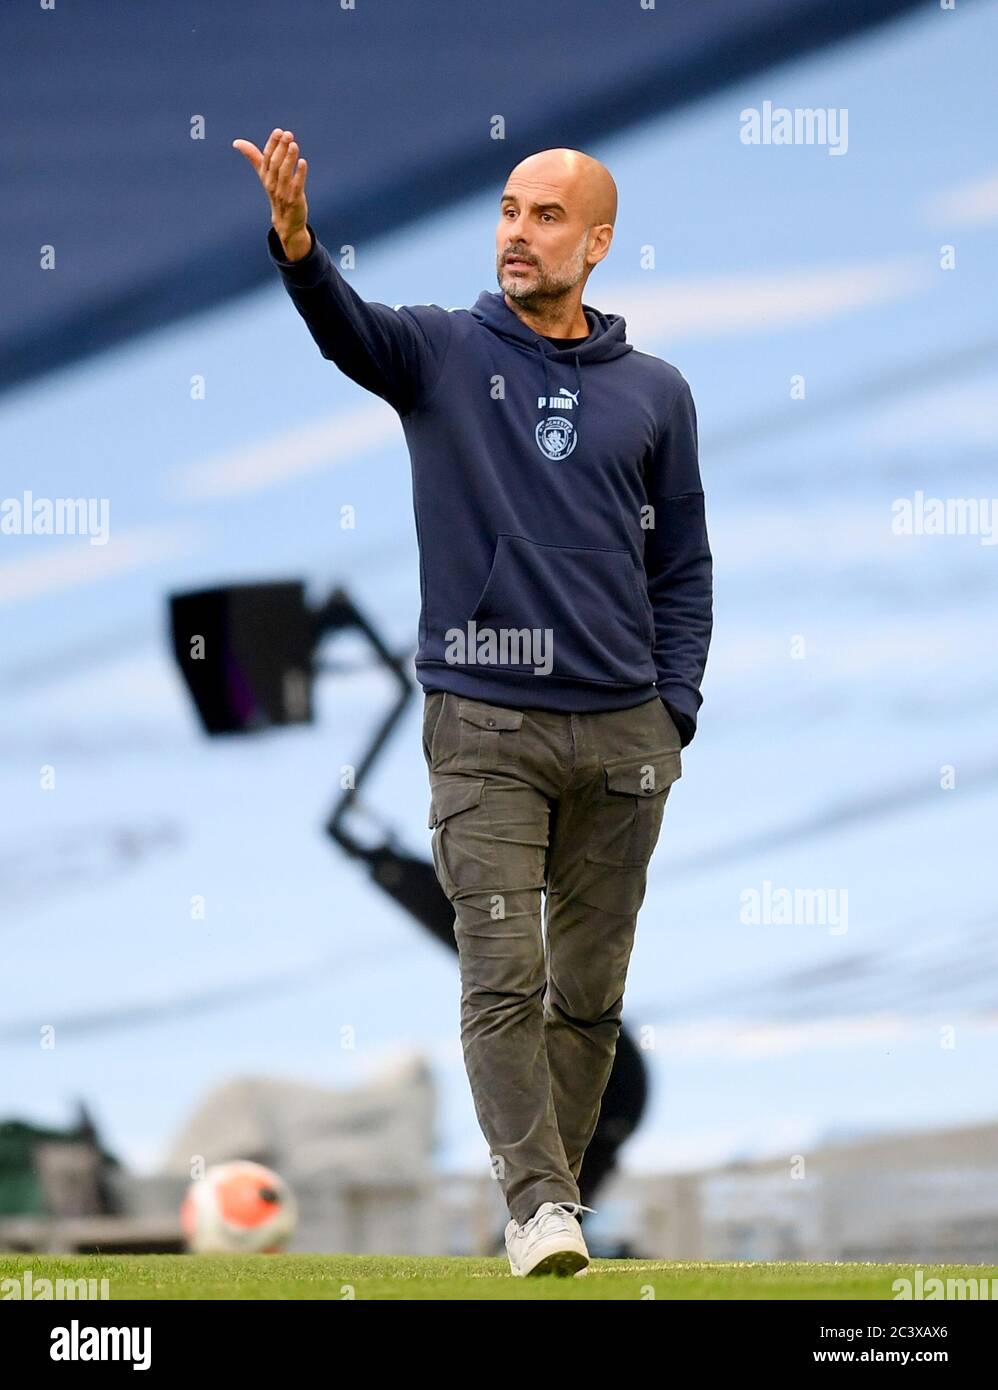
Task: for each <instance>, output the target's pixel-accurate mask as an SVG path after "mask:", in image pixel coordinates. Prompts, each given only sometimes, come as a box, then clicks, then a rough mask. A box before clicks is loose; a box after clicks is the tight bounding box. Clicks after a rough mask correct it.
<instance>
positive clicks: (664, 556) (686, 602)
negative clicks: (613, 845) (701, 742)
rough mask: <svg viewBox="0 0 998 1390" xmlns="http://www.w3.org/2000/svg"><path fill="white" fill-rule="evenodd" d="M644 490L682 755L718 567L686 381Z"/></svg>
mask: <svg viewBox="0 0 998 1390" xmlns="http://www.w3.org/2000/svg"><path fill="white" fill-rule="evenodd" d="M645 482H646V495H647V500H648V502H649V503H650V505H651V507H652V512H651V514H650V515H649V516H648V519H647V520H646V521H645V523H644V525H645V526H646V528H647V529H646V530H645V554H644V561H645V574H646V576H647V581H648V596H649V598H650V599H651V605H652V609H653V610H654V614H655V645H654V658H655V670H656V672H657V677H656V682H655V686H656V689H657V690H658V693H659V696H660V697H661V699H662V701H663V703H664V704H665V707H666V709H667V710H668V711H669V713H670V715H671V716H672V718H673V721H674V722H675V724H676V727H677V728H678V729H679V733H680V737H681V739H682V744H683V747H685V746H686V745H687V744H688V743H689V742H690V741H691V740H692V738H693V735H694V734H695V733H696V726H697V712H698V710H699V709H700V706H701V704H702V703H703V696H702V695H701V694H700V683H701V681H702V680H703V673H704V668H705V667H706V665H707V651H708V648H709V647H710V637H711V631H712V628H713V562H712V559H711V553H710V545H709V542H708V539H707V522H706V516H705V513H704V497H703V488H702V486H701V482H700V465H699V461H698V448H697V417H696V408H695V407H694V404H693V395H692V393H691V391H690V388H689V384H688V383H687V382H686V381H685V380H684V381H683V382H682V385H681V387H680V390H679V394H678V395H677V397H676V399H675V402H674V403H673V406H672V409H671V412H670V414H669V418H668V421H667V422H666V425H665V427H664V429H663V431H662V434H661V436H660V438H659V440H658V443H657V445H656V447H655V450H654V452H653V454H652V456H651V460H650V464H649V469H648V472H647V474H646V479H645Z"/></svg>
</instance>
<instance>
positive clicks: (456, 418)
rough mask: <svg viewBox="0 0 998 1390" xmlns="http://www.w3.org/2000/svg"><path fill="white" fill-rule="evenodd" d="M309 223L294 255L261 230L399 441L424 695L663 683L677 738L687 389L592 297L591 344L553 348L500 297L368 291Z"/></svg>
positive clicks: (702, 601)
mask: <svg viewBox="0 0 998 1390" xmlns="http://www.w3.org/2000/svg"><path fill="white" fill-rule="evenodd" d="M309 231H310V232H311V234H312V248H311V250H310V251H309V253H308V255H307V256H305V257H304V258H303V259H301V260H299V261H288V260H287V259H286V257H285V255H284V250H283V247H282V246H281V243H280V240H279V239H278V236H277V233H276V232H275V231H274V229H273V228H271V229H270V231H269V234H268V248H269V251H270V255H271V258H272V260H273V262H274V264H275V265H276V267H277V268H278V270H279V271H280V274H281V277H282V279H283V281H284V285H285V288H286V289H287V291H288V294H289V295H290V296H291V299H292V300H293V301H294V304H295V307H296V308H297V310H298V312H299V313H300V314H301V316H302V318H303V319H304V320H305V323H306V324H307V325H308V329H309V332H310V333H311V335H312V337H313V338H314V340H315V342H316V344H317V345H318V347H319V350H320V352H321V353H322V355H323V357H325V358H328V359H329V360H330V361H332V362H334V363H335V364H336V366H337V367H339V368H340V370H341V371H342V372H344V373H345V374H346V375H347V376H349V377H350V378H351V379H352V380H353V381H356V382H357V383H358V384H359V385H361V386H363V387H365V388H366V389H367V390H369V391H373V392H374V393H375V394H376V395H378V396H381V397H382V398H383V399H384V400H386V401H387V402H388V403H389V404H390V405H391V406H392V407H393V408H394V409H395V410H396V411H397V412H398V414H399V416H400V418H401V422H402V428H403V430H404V432H405V437H406V442H407V444H408V447H409V455H410V459H411V464H412V488H413V505H414V511H415V519H416V535H417V539H418V543H419V556H420V562H419V563H420V589H421V598H422V606H421V612H420V619H419V649H418V651H417V654H416V673H417V676H418V678H419V681H420V683H421V684H422V686H423V687H424V689H426V690H449V691H453V692H454V693H456V694H459V695H465V696H469V697H470V698H472V699H477V700H486V701H489V702H490V703H493V704H498V705H513V706H517V707H520V708H535V709H551V710H574V711H591V710H608V709H625V708H628V707H630V706H632V705H638V704H641V703H643V702H644V701H646V700H649V699H652V698H654V696H655V694H656V693H657V694H658V695H659V696H660V697H661V698H662V700H663V701H664V702H665V704H666V707H667V708H668V709H669V710H670V712H671V713H672V714H673V717H674V718H675V719H676V723H677V725H678V726H679V728H680V733H681V736H682V740H683V743H684V744H686V743H688V742H689V740H690V739H691V738H692V736H693V733H694V732H695V729H696V717H697V711H698V710H699V707H700V704H701V698H702V697H701V695H700V683H701V680H702V678H703V672H704V666H705V664H706V660H707V649H708V646H709V643H710V635H711V622H712V618H711V555H710V548H709V545H708V540H707V529H706V523H705V519H704V501H703V491H702V489H701V485H700V473H699V467H698V462H697V429H696V412H695V410H694V405H693V398H692V395H691V394H690V388H689V385H688V383H687V382H686V381H685V379H684V378H683V377H682V375H681V374H680V373H679V372H678V371H677V370H676V368H675V367H673V366H671V365H670V364H669V363H667V362H664V361H662V359H661V358H658V357H653V356H650V355H649V354H647V353H643V352H638V351H636V350H635V349H634V348H633V347H632V346H631V344H630V343H628V342H627V341H626V337H625V329H626V325H625V322H624V320H623V318H621V317H620V315H619V314H603V313H601V312H600V311H599V310H598V309H594V308H592V307H591V306H589V305H586V304H584V305H583V306H582V307H583V312H584V313H585V316H586V321H587V323H588V325H589V329H590V332H589V336H588V338H586V340H585V341H584V342H583V343H581V344H579V345H578V346H577V347H567V348H561V349H559V348H556V347H554V346H553V345H552V343H550V342H549V341H548V340H547V339H546V338H544V337H542V336H539V335H538V334H537V333H536V332H535V331H534V330H533V329H532V328H529V327H528V326H527V324H525V323H524V322H523V320H522V319H520V318H519V317H518V316H517V315H516V314H514V313H513V311H512V310H511V309H509V308H508V306H507V305H506V302H505V299H504V297H503V295H502V294H500V293H488V292H487V291H483V292H482V293H481V294H480V295H479V296H478V299H477V300H476V301H475V304H474V307H473V308H471V309H444V308H441V307H440V306H439V305H437V304H412V305H401V304H399V305H395V306H394V307H390V306H388V305H386V304H378V303H373V302H370V301H367V300H364V299H362V298H361V297H360V296H359V295H358V294H357V292H356V291H355V290H354V289H353V287H352V286H351V285H350V284H349V283H348V282H347V280H346V279H345V278H344V276H343V275H342V274H341V273H340V271H339V270H338V269H337V267H336V266H335V265H334V264H333V262H332V260H331V258H330V256H329V254H328V253H327V251H326V249H325V247H324V246H323V245H322V243H321V242H320V241H319V240H318V238H317V237H316V235H315V232H314V229H312V228H311V226H310V227H309ZM677 716H678V717H677Z"/></svg>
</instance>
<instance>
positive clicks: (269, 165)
mask: <svg viewBox="0 0 998 1390" xmlns="http://www.w3.org/2000/svg"><path fill="white" fill-rule="evenodd" d="M232 148H233V149H235V150H238V151H239V153H240V154H243V155H245V156H246V158H247V159H248V160H249V162H250V163H251V164H252V166H253V168H254V169H255V170H256V172H257V175H258V176H259V179H260V182H261V183H262V184H263V187H264V190H265V191H266V194H267V197H268V198H269V199H270V221H271V224H272V225H273V228H274V230H275V231H276V232H277V235H278V237H279V238H280V241H281V245H282V246H283V247H284V254H285V255H286V256H287V258H288V260H289V261H300V260H301V259H302V257H303V256H307V255H308V253H309V251H310V250H311V249H312V238H311V236H310V234H309V231H308V228H307V226H306V223H307V222H308V203H307V202H306V201H305V177H306V175H307V173H308V160H306V159H299V158H298V146H297V145H296V144H295V138H294V135H293V134H292V133H291V131H290V130H281V129H280V128H277V129H275V130H272V131H271V132H270V139H269V140H268V141H267V143H266V145H265V146H264V148H263V149H262V150H258V149H257V147H256V145H254V144H253V143H252V141H250V140H233V142H232Z"/></svg>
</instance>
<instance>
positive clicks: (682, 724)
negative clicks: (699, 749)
mask: <svg viewBox="0 0 998 1390" xmlns="http://www.w3.org/2000/svg"><path fill="white" fill-rule="evenodd" d="M683 694H684V695H685V696H686V699H685V700H684V703H685V702H686V700H688V698H689V696H688V694H687V693H686V692H683ZM675 697H676V691H675V690H674V689H669V691H668V692H667V693H666V694H664V695H663V694H662V692H661V690H660V691H659V699H660V700H661V701H662V704H663V705H665V708H666V709H667V710H668V712H669V718H670V719H671V720H672V722H673V724H675V726H676V728H677V729H678V730H679V742H680V747H682V748H685V747H686V746H687V744H689V743H692V742H693V735H694V734H695V733H696V731H697V717H696V713H695V712H694V713H693V714H690V713H689V712H688V711H687V710H685V709H683V708H682V706H681V705H678V704H677V703H676V699H675ZM680 698H681V699H682V698H683V695H680Z"/></svg>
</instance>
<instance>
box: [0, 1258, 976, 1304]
mask: <svg viewBox="0 0 998 1390" xmlns="http://www.w3.org/2000/svg"><path fill="white" fill-rule="evenodd" d="M916 1268H918V1269H921V1270H922V1273H923V1278H924V1279H925V1280H928V1279H929V1278H930V1277H938V1278H941V1279H943V1280H945V1279H946V1278H954V1279H975V1280H978V1281H981V1284H982V1286H983V1287H982V1291H981V1292H982V1296H983V1297H989V1296H990V1290H991V1285H990V1281H991V1280H992V1279H994V1280H998V1266H991V1265H987V1266H986V1265H925V1264H920V1263H919V1262H918V1261H915V1262H913V1263H912V1264H909V1265H894V1264H869V1263H863V1264H844V1263H841V1264H810V1263H807V1262H783V1261H773V1262H766V1261H759V1262H738V1263H696V1262H689V1261H680V1260H675V1261H667V1260H599V1259H596V1260H593V1262H592V1264H591V1265H590V1267H589V1272H588V1273H587V1274H586V1275H585V1276H583V1277H579V1278H559V1277H557V1276H554V1275H547V1276H537V1277H528V1278H526V1279H514V1278H513V1277H512V1276H511V1275H510V1272H509V1263H508V1261H507V1260H506V1259H505V1257H503V1258H488V1259H474V1258H463V1257H462V1258H458V1257H438V1256H418V1255H219V1256H215V1255H23V1254H21V1255H0V1298H5V1297H6V1298H10V1297H11V1294H10V1292H9V1285H8V1286H4V1284H3V1281H4V1280H11V1279H13V1280H16V1281H17V1282H18V1283H19V1284H23V1275H24V1272H25V1271H26V1270H29V1269H30V1270H31V1277H32V1280H33V1281H34V1285H35V1287H37V1282H38V1280H39V1279H51V1280H56V1279H97V1280H100V1279H107V1280H108V1294H109V1297H110V1298H111V1299H289V1300H301V1299H334V1298H335V1299H350V1298H356V1299H368V1300H400V1299H402V1300H416V1299H432V1300H438V1301H439V1300H448V1299H454V1300H467V1299H527V1300H529V1301H534V1300H537V1299H558V1300H564V1299H583V1300H597V1301H605V1300H612V1299H616V1300H625V1301H626V1300H628V1299H646V1300H647V1299H739V1300H741V1299H876V1300H888V1301H890V1300H892V1299H894V1297H895V1295H894V1291H893V1289H892V1287H891V1286H892V1283H893V1281H894V1280H895V1279H898V1278H901V1279H908V1280H912V1279H913V1278H914V1272H915V1269H916ZM985 1280H987V1281H989V1282H988V1283H987V1284H986V1285H985V1284H984V1281H985ZM971 1287H973V1286H971ZM995 1288H996V1289H998V1283H996V1284H995Z"/></svg>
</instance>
